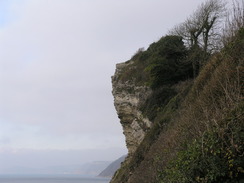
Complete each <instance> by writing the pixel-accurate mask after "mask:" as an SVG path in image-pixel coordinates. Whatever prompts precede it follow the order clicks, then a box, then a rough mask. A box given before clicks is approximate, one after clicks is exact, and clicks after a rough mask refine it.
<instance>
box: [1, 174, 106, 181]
mask: <svg viewBox="0 0 244 183" xmlns="http://www.w3.org/2000/svg"><path fill="white" fill-rule="evenodd" d="M109 181H110V179H108V178H100V177H84V176H76V175H75V176H74V175H0V183H109Z"/></svg>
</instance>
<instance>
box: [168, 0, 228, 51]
mask: <svg viewBox="0 0 244 183" xmlns="http://www.w3.org/2000/svg"><path fill="white" fill-rule="evenodd" d="M225 4H226V3H225V2H224V0H208V1H206V2H205V3H202V4H201V5H200V6H199V7H198V9H197V10H196V11H195V12H194V13H193V14H192V15H191V16H190V17H189V18H188V19H187V20H186V21H185V22H183V23H181V24H180V25H177V26H176V27H174V28H173V29H172V30H171V31H170V34H176V35H179V36H182V37H183V39H184V40H185V42H186V43H187V45H188V46H189V47H195V46H199V47H202V49H203V50H204V51H205V52H207V51H211V49H212V47H214V45H212V44H211V43H214V42H216V41H213V40H215V39H219V37H218V36H219V35H220V34H219V33H220V30H219V28H220V23H221V22H222V18H223V17H224V16H225Z"/></svg>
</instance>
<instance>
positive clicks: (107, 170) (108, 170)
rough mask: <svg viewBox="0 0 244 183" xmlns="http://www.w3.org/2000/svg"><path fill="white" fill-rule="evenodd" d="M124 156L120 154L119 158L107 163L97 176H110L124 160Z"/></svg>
mask: <svg viewBox="0 0 244 183" xmlns="http://www.w3.org/2000/svg"><path fill="white" fill-rule="evenodd" d="M125 158H126V156H122V157H120V158H119V159H117V160H115V161H113V162H112V163H111V164H109V165H108V167H107V168H105V169H104V170H103V171H102V172H101V173H100V174H99V175H98V176H99V177H112V176H113V175H114V173H115V172H116V171H117V170H118V169H119V168H120V166H121V163H122V162H123V161H124V160H125Z"/></svg>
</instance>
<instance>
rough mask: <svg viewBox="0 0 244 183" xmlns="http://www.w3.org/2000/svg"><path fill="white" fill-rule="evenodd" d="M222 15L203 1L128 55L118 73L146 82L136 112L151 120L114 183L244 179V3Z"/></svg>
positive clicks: (215, 1) (213, 1)
mask: <svg viewBox="0 0 244 183" xmlns="http://www.w3.org/2000/svg"><path fill="white" fill-rule="evenodd" d="M223 13H224V3H223V1H221V0H208V1H206V3H203V4H202V5H201V6H200V7H199V9H198V10H197V11H196V12H194V14H193V15H192V16H191V17H190V18H189V19H188V20H187V21H186V22H184V23H183V24H181V25H180V26H177V27H176V28H174V29H173V32H174V33H172V34H171V35H167V36H164V37H162V38H161V39H160V40H159V41H158V42H156V43H153V44H151V45H150V46H149V48H148V49H147V50H144V49H140V50H138V52H137V53H136V54H135V55H134V56H133V57H132V58H131V60H130V61H129V62H131V64H130V65H128V68H126V69H125V72H123V73H122V74H121V76H120V79H121V80H122V81H124V82H126V81H130V80H132V81H133V82H135V83H136V84H137V85H146V86H148V87H151V89H152V93H151V95H150V96H149V97H148V98H147V100H145V102H144V103H143V104H141V107H140V110H141V111H142V113H143V115H145V116H147V117H148V118H149V119H150V120H151V121H153V126H152V128H151V129H150V131H149V132H148V133H147V135H146V137H145V138H144V140H143V142H142V143H141V144H140V146H139V147H138V148H137V150H136V152H135V153H134V154H133V155H132V156H131V157H130V158H129V159H128V160H127V162H126V163H124V164H123V165H122V168H121V169H120V170H119V171H118V172H117V173H116V175H115V177H114V179H113V180H112V183H123V182H128V183H149V182H150V183H184V182H185V183H188V182H189V183H191V182H192V183H194V182H200V183H219V182H221V183H232V182H233V183H234V182H243V181H244V157H243V156H244V154H243V152H244V143H243V142H244V123H243V121H244V112H243V111H244V100H243V99H244V88H243V86H244V61H243V60H244V3H243V4H238V3H234V7H233V10H232V11H231V12H230V13H229V16H228V18H227V20H226V21H224V22H223ZM221 21H222V22H221ZM221 24H225V30H224V33H223V34H222V35H221V37H220V33H221V31H220V30H219V29H217V28H218V27H219V26H220V25H221ZM179 27H181V28H179ZM182 27H183V28H182ZM179 30H183V32H179ZM193 30H194V31H193ZM176 33H177V34H176ZM217 34H218V36H215V35H217ZM217 41H218V43H220V41H221V44H218V45H221V47H220V46H218V47H216V46H217V45H215V46H214V43H217Z"/></svg>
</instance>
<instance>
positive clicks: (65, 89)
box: [0, 0, 203, 174]
mask: <svg viewBox="0 0 244 183" xmlns="http://www.w3.org/2000/svg"><path fill="white" fill-rule="evenodd" d="M201 2H203V0H184V1H179V0H150V1H148V0H123V1H122V0H89V1H88V0H0V160H1V164H0V174H1V171H2V172H5V169H6V165H8V168H9V169H11V167H16V166H18V167H19V166H29V167H31V166H38V165H39V166H40V165H41V164H43V162H45V166H47V165H60V164H74V163H78V164H79V163H80V164H81V163H85V162H88V161H96V160H106V161H107V160H114V159H117V158H118V157H119V156H122V155H123V154H126V153H127V149H126V146H125V138H124V135H123V131H122V127H121V125H120V123H119V119H118V117H117V114H116V111H115V109H114V106H113V96H112V94H111V91H112V86H111V76H112V75H113V74H114V72H115V65H116V63H120V62H124V61H127V60H129V59H130V58H131V56H132V55H133V54H134V53H135V52H136V51H137V50H138V49H139V48H141V47H145V48H147V47H148V46H149V44H151V43H152V42H154V41H157V40H158V39H159V38H160V37H162V36H163V35H165V34H167V32H168V31H169V30H170V29H171V28H172V27H173V26H174V25H176V24H178V23H181V22H183V21H184V20H185V19H186V18H187V17H188V16H189V15H190V14H191V13H192V12H193V11H194V10H195V9H196V8H197V6H198V5H199V4H200V3H201ZM3 165H4V166H3ZM43 166H44V164H43ZM10 173H13V172H11V171H10ZM14 173H16V172H14Z"/></svg>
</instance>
